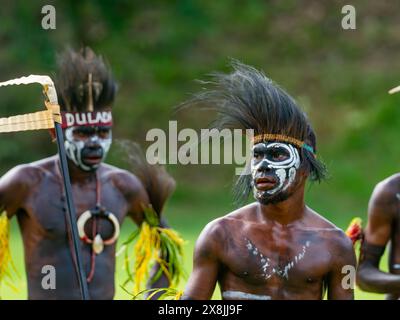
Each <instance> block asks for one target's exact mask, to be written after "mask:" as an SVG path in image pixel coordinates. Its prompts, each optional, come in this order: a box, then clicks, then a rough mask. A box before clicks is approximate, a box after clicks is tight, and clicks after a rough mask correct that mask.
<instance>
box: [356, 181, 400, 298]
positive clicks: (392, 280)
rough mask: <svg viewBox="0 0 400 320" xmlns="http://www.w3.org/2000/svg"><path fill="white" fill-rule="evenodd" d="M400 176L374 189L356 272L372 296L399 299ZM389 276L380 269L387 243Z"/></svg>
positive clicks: (383, 182) (359, 282)
mask: <svg viewBox="0 0 400 320" xmlns="http://www.w3.org/2000/svg"><path fill="white" fill-rule="evenodd" d="M399 205H400V174H395V175H393V176H391V177H389V178H387V179H385V180H383V181H381V182H380V183H378V185H377V186H376V187H375V189H374V191H373V193H372V196H371V200H370V202H369V208H368V224H367V227H366V229H365V231H364V239H363V242H362V245H361V255H360V261H359V267H358V270H357V284H358V286H359V287H360V288H361V289H362V290H364V291H369V292H377V293H387V296H386V298H387V299H392V300H396V299H399V298H400V215H399V212H400V211H399V208H400V206H399ZM389 241H391V246H390V252H389V273H387V272H383V271H381V270H380V269H379V262H380V260H381V257H382V255H383V253H384V251H385V247H386V245H387V244H388V242H389Z"/></svg>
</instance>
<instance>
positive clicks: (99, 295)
mask: <svg viewBox="0 0 400 320" xmlns="http://www.w3.org/2000/svg"><path fill="white" fill-rule="evenodd" d="M56 88H57V93H58V101H59V104H60V108H61V111H62V112H61V113H62V118H63V121H62V125H63V130H64V136H65V150H66V153H67V158H68V166H69V172H70V178H71V183H72V193H73V198H74V203H75V208H76V212H77V214H78V217H77V225H78V231H79V236H80V239H81V250H82V257H83V260H84V267H85V270H86V275H87V283H88V289H89V295H90V298H91V299H112V298H113V297H114V292H115V288H114V282H115V278H114V273H115V251H116V250H115V249H116V241H117V239H118V237H119V232H120V224H121V223H122V222H123V220H124V218H125V217H126V216H129V217H130V218H132V219H133V220H134V222H135V223H136V224H138V225H140V226H143V225H146V226H147V229H146V230H153V229H154V228H155V227H157V228H159V229H158V233H157V235H158V234H159V233H162V232H163V230H164V229H163V228H160V227H161V226H162V225H163V223H162V221H161V211H162V208H163V205H164V203H165V201H166V200H167V198H168V197H169V195H170V194H171V193H172V192H173V190H174V187H175V182H174V180H173V179H172V178H171V177H170V176H169V175H168V174H167V173H166V172H165V171H163V170H162V169H161V168H159V167H158V168H156V167H154V168H150V167H149V166H146V163H144V162H143V161H139V162H138V163H139V164H140V165H136V166H135V168H136V170H137V172H136V174H137V175H134V174H132V173H130V172H128V171H126V170H122V169H119V168H116V167H114V166H111V165H108V164H105V163H104V160H105V157H106V155H107V152H108V150H109V148H110V145H111V141H112V113H111V108H112V104H113V101H114V97H115V93H116V83H115V81H114V79H113V76H112V74H111V71H110V70H109V68H108V67H107V65H106V64H105V63H104V61H103V59H102V58H101V57H99V56H97V55H96V54H95V53H94V52H93V51H92V50H91V49H89V48H84V49H82V50H80V51H79V52H75V51H73V50H67V51H66V52H65V53H64V54H63V55H62V56H61V57H60V59H59V69H58V73H57V81H56ZM52 135H53V136H54V132H52ZM136 151H139V150H138V149H137V150H136ZM144 170H145V171H144ZM0 206H1V207H2V208H3V209H4V210H5V212H4V213H3V214H2V216H1V219H2V220H1V221H2V222H4V221H6V222H7V221H8V219H11V218H12V217H13V216H16V217H17V219H18V223H19V226H20V229H21V233H22V238H23V245H24V251H25V266H26V272H27V282H28V298H29V299H79V298H80V290H79V284H78V278H77V276H76V272H75V268H76V257H75V256H74V254H73V251H72V250H71V247H72V239H71V235H70V234H69V232H68V228H67V222H66V219H65V212H66V210H67V209H66V202H65V195H64V189H63V184H62V177H61V172H60V162H59V158H58V156H53V157H50V158H46V159H42V160H40V161H37V162H33V163H29V164H24V165H19V166H17V167H15V168H13V169H11V170H10V171H9V172H7V173H6V174H5V175H4V176H3V177H1V179H0ZM151 214H152V215H153V220H152V225H151V226H150V227H149V226H148V221H147V220H148V219H146V217H147V216H149V215H151ZM2 226H3V229H4V230H3V234H6V232H7V230H6V229H5V228H6V227H4V223H3V224H2ZM0 233H1V230H0ZM170 233H171V232H170ZM137 234H140V231H138V233H137ZM153 235H154V232H153ZM173 235H174V234H173ZM0 238H1V237H0ZM141 238H142V240H143V239H144V241H147V240H149V239H146V237H143V235H142V237H141ZM3 239H4V237H3ZM0 246H2V247H1V248H0V253H2V252H3V253H4V252H6V249H7V243H6V242H0ZM156 249H159V250H158V251H157V252H156V255H157V254H159V253H161V254H162V255H163V257H161V256H157V259H158V260H157V261H158V262H159V264H158V265H157V264H153V266H154V268H153V272H152V275H151V276H149V269H150V268H149V265H150V262H151V261H150V260H151V259H149V258H148V259H147V260H146V263H145V264H144V263H143V261H142V260H141V261H136V262H135V263H136V264H135V268H136V267H137V268H139V269H140V273H136V272H135V271H136V270H133V271H132V270H127V271H128V274H129V279H128V280H132V281H136V282H139V283H135V287H136V289H137V290H139V289H140V285H141V281H143V280H145V279H144V278H149V277H151V278H152V280H153V282H152V286H154V287H168V285H169V284H170V282H171V279H172V276H171V274H170V272H169V266H170V265H169V264H167V262H166V261H165V259H166V258H167V257H166V255H168V254H169V253H170V252H168V251H167V250H163V252H161V251H162V250H161V249H163V248H162V247H160V245H159V247H158V248H152V247H150V250H156ZM1 256H2V255H1V254H0V258H1ZM128 258H129V257H128ZM150 258H151V257H150ZM2 263H3V265H2ZM6 263H7V261H0V267H1V268H0V269H3V267H4V264H6ZM44 266H52V267H54V270H55V272H56V273H55V283H54V285H51V286H50V287H48V286H43V277H44V276H45V274H43V271H42V270H43V267H44ZM127 267H128V268H129V265H127ZM0 280H1V279H0Z"/></svg>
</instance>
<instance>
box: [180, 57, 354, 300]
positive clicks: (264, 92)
mask: <svg viewBox="0 0 400 320" xmlns="http://www.w3.org/2000/svg"><path fill="white" fill-rule="evenodd" d="M233 67H234V71H233V72H232V73H230V74H219V73H218V74H214V77H213V80H212V81H210V82H206V84H207V83H208V84H209V86H211V88H210V87H209V88H205V89H204V91H202V92H200V93H198V94H196V95H194V97H193V98H192V99H191V100H189V101H188V102H186V103H184V104H183V106H184V107H187V106H200V107H206V108H212V109H214V110H216V111H217V112H218V114H219V117H218V119H217V121H216V124H217V126H216V127H217V128H219V129H223V128H230V129H242V130H243V131H245V130H248V129H250V130H253V132H254V136H253V137H252V139H253V147H252V150H251V161H250V166H251V168H250V171H249V172H251V174H243V175H242V176H240V178H239V180H238V182H237V184H236V188H235V193H236V196H237V197H238V198H240V199H242V200H243V199H247V197H248V196H249V194H250V193H252V194H253V197H254V198H255V200H256V201H255V202H253V203H250V204H248V205H246V206H243V207H241V208H239V209H237V210H235V211H233V212H231V213H229V214H228V215H226V216H223V217H221V218H218V219H216V220H214V221H212V222H210V223H209V224H208V225H207V226H206V227H205V228H204V230H203V231H202V233H201V235H200V236H199V239H198V240H197V243H196V247H195V252H194V265H193V272H192V274H191V276H190V279H189V282H188V284H187V287H186V290H185V291H184V295H183V299H209V298H210V297H211V296H212V294H213V292H214V288H215V285H216V283H218V284H219V287H220V289H221V296H222V298H223V299H250V300H253V299H254V300H269V299H323V297H324V294H325V293H327V298H328V299H353V288H352V287H351V286H350V287H346V286H343V281H342V280H343V278H344V276H345V275H346V274H344V273H342V270H343V267H344V266H353V267H354V266H355V255H354V250H353V248H352V243H351V241H350V239H349V238H348V237H347V236H346V235H345V234H344V232H343V231H342V230H340V229H339V228H337V227H336V226H335V225H333V224H332V223H331V222H329V221H327V220H326V219H325V218H323V217H322V216H321V215H319V214H318V213H317V212H315V211H314V210H312V209H311V208H310V207H308V206H307V205H306V204H305V200H304V190H305V185H306V181H307V179H311V180H321V179H323V178H324V176H325V168H324V166H323V164H322V163H321V162H320V160H319V159H318V158H317V156H316V137H315V133H314V131H313V129H312V127H311V124H310V123H309V121H308V119H307V117H306V115H305V114H304V113H303V112H302V111H301V110H300V108H299V107H298V105H297V104H296V102H295V101H294V99H293V98H292V97H290V96H289V95H288V94H287V93H286V92H285V91H284V90H283V89H281V88H280V87H279V86H277V85H276V84H275V83H273V82H272V81H271V80H270V79H268V78H267V77H266V76H265V75H264V74H263V73H262V72H259V71H258V70H256V69H254V68H252V67H250V66H247V65H244V64H241V63H239V62H233Z"/></svg>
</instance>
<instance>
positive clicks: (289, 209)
mask: <svg viewBox="0 0 400 320" xmlns="http://www.w3.org/2000/svg"><path fill="white" fill-rule="evenodd" d="M304 187H305V186H304V185H303V186H302V187H300V188H298V189H297V190H296V191H295V192H294V193H293V194H292V195H291V196H290V197H289V198H288V199H286V200H284V201H281V202H277V203H274V204H267V205H265V204H262V203H259V206H258V208H259V213H260V215H261V216H262V217H263V218H264V219H266V220H269V221H274V222H277V223H279V224H281V225H286V224H289V223H292V222H294V221H296V220H299V219H301V218H302V217H303V216H304V213H305V208H306V206H305V202H304Z"/></svg>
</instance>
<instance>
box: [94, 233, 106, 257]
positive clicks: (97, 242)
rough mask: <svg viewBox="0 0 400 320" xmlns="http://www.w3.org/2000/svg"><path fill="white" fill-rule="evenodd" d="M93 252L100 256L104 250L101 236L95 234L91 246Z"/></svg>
mask: <svg viewBox="0 0 400 320" xmlns="http://www.w3.org/2000/svg"><path fill="white" fill-rule="evenodd" d="M92 248H93V251H94V252H95V253H96V254H100V253H101V252H102V251H103V249H104V242H103V239H102V238H101V235H99V234H97V235H96V237H95V238H94V241H93V244H92Z"/></svg>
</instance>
